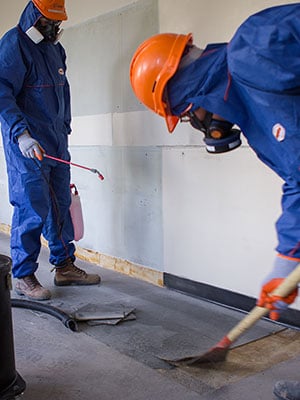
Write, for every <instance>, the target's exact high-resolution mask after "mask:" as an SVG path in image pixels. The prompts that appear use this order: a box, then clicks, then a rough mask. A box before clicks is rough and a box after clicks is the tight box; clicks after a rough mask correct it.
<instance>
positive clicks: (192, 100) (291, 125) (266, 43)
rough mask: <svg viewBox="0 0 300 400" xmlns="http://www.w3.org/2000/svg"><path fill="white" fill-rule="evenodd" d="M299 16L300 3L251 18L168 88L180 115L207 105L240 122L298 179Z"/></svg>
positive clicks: (270, 161) (285, 173)
mask: <svg viewBox="0 0 300 400" xmlns="http://www.w3.org/2000/svg"><path fill="white" fill-rule="evenodd" d="M299 20H300V4H299V3H297V4H290V5H284V6H277V7H271V8H269V9H266V10H263V11H262V12H260V13H257V14H255V15H253V16H251V17H249V18H248V19H247V20H246V21H245V22H244V23H243V24H242V25H241V26H240V28H239V29H238V30H237V32H236V34H235V35H234V37H233V38H232V40H231V42H230V43H229V44H228V45H227V44H217V45H209V46H207V48H206V49H205V50H204V52H203V54H202V56H201V57H200V58H199V59H198V60H196V61H195V62H194V63H192V64H191V65H189V66H187V67H186V68H183V69H181V70H179V71H177V72H176V74H175V75H174V76H173V78H172V79H171V80H170V81H169V82H168V86H167V90H168V97H169V101H170V106H171V109H172V112H173V113H174V114H175V115H180V114H181V113H182V112H183V111H184V110H185V109H186V108H187V107H188V106H189V105H190V104H192V110H195V109H197V108H199V107H202V108H204V109H206V110H207V111H210V112H213V113H216V114H219V115H220V116H222V117H223V118H225V119H226V120H228V121H231V122H232V123H236V124H237V125H239V127H240V128H241V129H242V132H243V134H244V136H245V137H246V138H247V140H248V142H249V144H250V146H251V147H252V148H253V149H254V150H255V151H256V153H257V155H258V157H259V158H260V159H261V160H262V161H263V162H264V163H265V164H267V165H268V166H269V167H271V168H272V169H273V170H275V171H276V172H277V173H278V174H279V175H280V176H281V177H282V178H283V179H285V180H287V181H288V180H290V179H292V180H295V179H296V180H297V181H298V182H300V169H299V166H300V156H299V153H300V135H299V120H300V111H299V110H300V63H299V57H300V43H299V37H300V25H299V22H298V21H299ZM278 127H279V128H280V130H281V134H280V136H279V137H276V132H278ZM295 149H297V151H296V150H295Z"/></svg>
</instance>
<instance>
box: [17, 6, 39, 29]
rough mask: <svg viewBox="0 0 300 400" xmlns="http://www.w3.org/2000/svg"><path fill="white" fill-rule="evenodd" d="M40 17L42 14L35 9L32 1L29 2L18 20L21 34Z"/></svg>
mask: <svg viewBox="0 0 300 400" xmlns="http://www.w3.org/2000/svg"><path fill="white" fill-rule="evenodd" d="M41 17H42V14H41V13H40V12H39V10H38V9H37V8H36V6H35V5H34V4H33V2H32V1H29V3H28V4H27V6H26V7H25V9H24V11H23V12H22V14H21V17H20V20H19V27H20V28H21V30H22V31H23V32H26V31H27V30H28V29H29V28H31V27H32V26H33V25H35V23H36V22H37V20H38V19H39V18H41Z"/></svg>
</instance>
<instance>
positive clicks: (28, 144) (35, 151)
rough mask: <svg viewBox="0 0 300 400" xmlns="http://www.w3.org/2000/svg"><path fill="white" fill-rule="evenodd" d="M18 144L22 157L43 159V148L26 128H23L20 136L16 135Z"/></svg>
mask: <svg viewBox="0 0 300 400" xmlns="http://www.w3.org/2000/svg"><path fill="white" fill-rule="evenodd" d="M18 144H19V148H20V151H21V153H22V154H23V156H24V157H27V158H34V157H36V158H37V159H39V160H40V161H41V160H42V159H43V153H45V150H44V149H43V148H42V146H41V145H40V144H39V142H38V141H37V140H35V139H33V137H31V136H30V134H29V132H28V131H27V130H25V131H24V132H23V133H22V134H21V135H20V136H18Z"/></svg>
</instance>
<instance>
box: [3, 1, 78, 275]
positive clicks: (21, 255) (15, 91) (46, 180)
mask: <svg viewBox="0 0 300 400" xmlns="http://www.w3.org/2000/svg"><path fill="white" fill-rule="evenodd" d="M40 17H41V14H40V12H39V11H38V10H37V8H36V7H35V6H34V4H33V3H32V2H31V1H30V2H29V3H28V5H27V6H26V8H25V9H24V11H23V13H22V15H21V17H20V21H19V25H18V26H17V27H14V28H13V29H11V30H10V31H8V32H7V33H6V34H5V35H4V36H3V37H2V38H1V41H0V122H1V130H2V136H3V146H4V151H5V157H6V164H7V173H8V182H9V198H10V202H11V204H12V206H13V207H14V211H13V218H12V229H11V257H12V261H13V268H12V270H13V275H14V276H15V277H17V278H21V277H24V276H27V275H30V274H32V273H34V272H35V271H36V269H37V267H38V264H37V258H38V255H39V252H40V247H41V242H40V236H41V233H43V235H44V236H45V238H46V239H47V240H48V244H49V248H50V262H51V263H52V264H54V265H57V264H60V263H61V262H63V261H64V260H65V259H66V258H68V257H71V258H72V260H74V259H75V257H74V251H75V246H74V244H73V242H72V241H73V238H74V232H73V225H72V222H71V217H70V212H69V207H70V202H71V197H70V187H69V184H70V167H69V165H67V164H62V163H58V162H55V161H52V160H49V159H45V158H44V159H43V161H42V162H39V161H37V160H36V159H28V158H25V157H24V156H23V155H22V154H21V152H20V150H19V146H18V143H17V136H18V135H20V134H21V133H22V132H23V131H24V130H25V129H27V130H28V131H29V133H30V135H31V136H32V137H33V138H35V139H36V140H37V141H38V142H39V143H40V144H41V146H42V147H43V148H44V149H45V151H46V153H47V154H49V155H53V156H56V157H59V158H62V159H65V160H70V155H69V152H68V134H69V133H70V132H71V128H70V121H71V116H70V93H69V85H68V81H67V79H66V74H65V73H66V65H65V59H66V56H65V51H64V49H63V47H62V46H61V44H59V43H58V44H57V45H54V44H52V43H49V42H45V41H42V42H40V43H39V44H35V43H34V42H33V41H32V40H31V39H30V38H29V37H28V36H27V35H26V33H25V32H26V31H27V29H28V28H30V27H31V26H32V25H34V23H35V22H36V21H37V19H38V18H40Z"/></svg>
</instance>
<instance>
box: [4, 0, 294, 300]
mask: <svg viewBox="0 0 300 400" xmlns="http://www.w3.org/2000/svg"><path fill="white" fill-rule="evenodd" d="M133 3H136V2H132V1H121V0H115V1H112V0H110V1H101V2H99V1H97V0H85V2H84V3H83V2H82V1H79V0H67V7H68V14H69V21H68V23H67V24H65V26H66V29H68V27H71V26H72V25H73V24H78V23H80V22H83V21H86V20H87V19H89V18H94V17H95V16H96V15H100V14H103V13H106V12H108V11H112V10H115V9H118V8H119V7H126V6H127V5H132V4H133ZM281 3H282V2H280V1H275V0H269V1H266V0H252V1H246V0H243V1H241V0H228V1H226V2H221V1H219V0H186V1H185V2H183V1H182V0H180V1H179V0H160V1H159V3H158V4H159V13H158V14H159V15H158V17H159V26H160V31H161V32H165V31H169V32H170V31H174V32H182V33H186V32H193V35H194V39H195V42H196V43H198V44H199V45H200V46H204V45H205V44H206V43H211V42H222V41H228V40H229V39H230V37H231V36H232V34H233V33H234V31H235V30H236V28H237V27H238V25H239V24H240V23H241V22H242V21H243V20H244V19H245V18H246V17H247V16H249V15H250V14H252V13H253V12H256V11H258V10H260V9H262V8H265V7H268V6H272V5H277V4H281ZM286 3H293V1H286ZM21 4H22V5H24V4H26V1H21V0H11V1H10V2H9V3H8V4H5V6H2V11H3V12H2V14H1V15H2V16H0V21H1V24H0V26H1V30H2V33H3V31H5V30H6V29H5V27H8V26H11V25H13V24H14V23H13V21H15V20H16V19H17V18H18V15H19V12H20V10H21V9H22V8H23V7H21ZM216 10H217V11H216ZM2 20H3V21H2ZM78 51H80V49H78ZM95 51H97V49H95ZM82 62H85V60H82ZM127 67H128V66H127ZM100 73H101V65H99V74H100ZM124 79H125V78H124ZM126 79H127V77H126ZM71 84H72V82H71ZM79 100H80V99H78V98H77V99H76V101H79ZM73 130H74V133H73V136H72V137H71V141H70V144H71V153H72V157H73V161H75V162H79V163H86V164H87V165H89V166H91V167H95V168H99V169H100V170H101V171H102V172H103V173H104V175H105V176H106V180H105V181H104V182H103V183H101V182H98V181H97V180H96V178H95V177H94V176H92V175H91V176H88V175H87V173H86V172H85V171H81V170H77V169H72V175H73V179H74V180H75V181H76V183H77V184H78V185H79V190H80V191H81V195H82V196H81V197H82V201H83V206H84V213H85V224H86V231H87V234H86V236H85V238H84V239H83V240H82V241H81V242H80V243H79V244H80V245H81V246H84V247H87V248H90V249H94V250H96V251H99V252H104V253H107V254H110V255H112V256H117V257H121V258H122V257H125V258H127V259H128V260H129V261H132V262H139V263H140V264H143V265H145V266H148V267H151V268H154V269H157V270H161V271H166V272H168V273H171V274H175V275H178V276H181V277H185V278H189V279H192V280H195V281H199V282H205V283H209V284H211V285H215V286H218V287H222V288H225V289H229V290H233V291H236V292H239V293H243V294H246V295H250V296H256V295H257V293H258V290H259V283H260V280H261V279H262V277H263V276H264V275H265V273H266V272H267V271H268V270H269V269H270V268H271V265H272V261H273V258H274V256H275V252H274V248H275V246H276V244H277V239H276V234H275V228H274V223H275V221H276V219H277V218H278V216H279V214H280V193H281V184H282V182H281V181H280V179H279V178H277V177H276V176H275V175H274V174H273V173H272V172H271V171H269V170H268V169H267V168H266V167H265V166H264V165H263V164H261V162H260V161H259V160H258V159H257V158H256V156H255V155H254V153H253V152H252V151H251V150H250V149H249V147H248V146H247V144H246V143H245V142H244V143H243V147H241V148H240V149H238V150H236V151H234V152H232V153H231V154H228V155H223V156H212V155H208V154H207V153H206V152H205V150H204V148H203V143H202V139H201V136H200V134H198V133H195V132H194V131H191V130H190V129H189V127H187V126H179V127H178V128H177V129H176V131H175V133H174V134H173V135H169V134H168V133H167V130H166V127H165V124H164V121H163V119H162V118H160V117H158V116H156V115H154V114H151V113H150V112H148V111H145V110H138V109H137V110H135V111H132V112H111V113H104V114H97V115H76V116H75V117H74V120H73ZM147 149H148V150H149V153H148V152H147ZM149 154H150V156H149ZM0 162H1V171H3V168H4V167H3V166H2V165H3V160H1V159H0ZM149 177H150V178H149ZM3 182H4V181H3V178H2V180H0V184H1V185H2V186H3V185H4V183H3ZM101 185H102V186H101ZM130 194H131V195H130ZM1 203H2V204H3V202H2V201H1ZM132 205H133V206H132ZM6 209H7V212H6V211H5V209H3V208H2V209H1V213H0V219H1V218H3V220H4V221H0V222H6V221H5V220H7V218H8V217H7V216H9V215H10V209H9V207H7V208H6ZM4 214H5V216H4ZM158 225H159V226H158ZM129 236H130V238H129ZM153 238H155V240H153ZM136 242H137V243H136Z"/></svg>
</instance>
